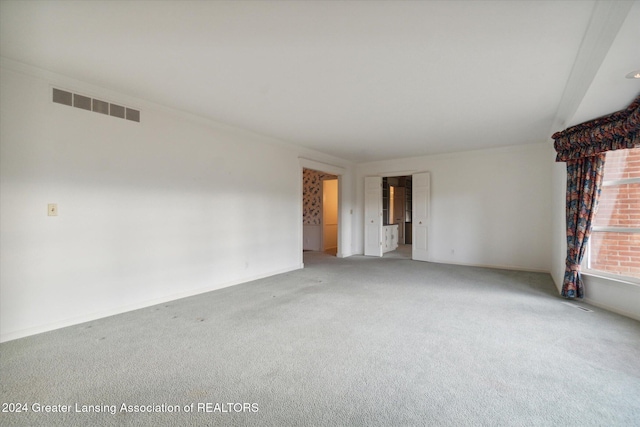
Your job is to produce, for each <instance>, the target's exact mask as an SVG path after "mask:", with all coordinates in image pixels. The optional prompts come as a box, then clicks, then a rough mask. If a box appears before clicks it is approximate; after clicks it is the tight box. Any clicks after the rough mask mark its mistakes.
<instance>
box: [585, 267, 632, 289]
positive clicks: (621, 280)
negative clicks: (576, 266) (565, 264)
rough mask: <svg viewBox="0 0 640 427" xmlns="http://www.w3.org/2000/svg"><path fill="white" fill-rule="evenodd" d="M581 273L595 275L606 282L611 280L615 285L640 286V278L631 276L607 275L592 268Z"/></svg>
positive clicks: (588, 275)
mask: <svg viewBox="0 0 640 427" xmlns="http://www.w3.org/2000/svg"><path fill="white" fill-rule="evenodd" d="M582 275H583V276H587V277H595V278H598V279H600V280H605V281H608V282H613V283H615V284H617V285H623V286H627V285H630V286H636V287H639V288H640V279H636V278H633V277H626V276H615V275H609V274H606V273H602V272H600V271H593V270H586V271H582Z"/></svg>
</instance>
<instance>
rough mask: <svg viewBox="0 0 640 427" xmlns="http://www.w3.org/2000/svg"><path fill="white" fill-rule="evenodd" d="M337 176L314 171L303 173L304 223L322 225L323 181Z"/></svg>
mask: <svg viewBox="0 0 640 427" xmlns="http://www.w3.org/2000/svg"><path fill="white" fill-rule="evenodd" d="M336 178H337V176H335V175H330V174H328V173H324V172H318V171H314V170H312V169H303V171H302V223H303V224H304V225H320V224H322V181H323V180H325V179H336Z"/></svg>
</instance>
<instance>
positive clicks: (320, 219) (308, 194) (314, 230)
mask: <svg viewBox="0 0 640 427" xmlns="http://www.w3.org/2000/svg"><path fill="white" fill-rule="evenodd" d="M338 192H339V185H338V176H336V175H333V174H330V173H326V172H322V171H317V170H314V169H307V168H303V170H302V249H303V251H305V252H306V251H315V252H325V253H327V254H330V255H333V256H336V254H337V252H338V240H339V239H338V217H339V215H338V200H339V193H338Z"/></svg>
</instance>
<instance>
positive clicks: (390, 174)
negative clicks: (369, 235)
mask: <svg viewBox="0 0 640 427" xmlns="http://www.w3.org/2000/svg"><path fill="white" fill-rule="evenodd" d="M420 173H426V174H429V179H428V181H429V190H428V194H427V221H428V223H427V228H428V234H427V254H428V255H427V257H426V259H420V260H417V261H431V252H430V251H429V250H428V248H430V247H431V245H430V244H429V241H430V240H431V212H430V211H431V172H429V171H425V170H407V171H399V172H382V173H378V174H371V175H366V176H364V177H363V181H365V182H363V184H364V185H363V188H364V192H365V193H366V191H367V190H366V178H367V177H379V178H380V181H381V182H382V179H383V178H396V177H400V176H411V177H412V178H413V177H414V175H416V174H420ZM363 196H364V193H363ZM378 197H379V204H380V206H381V207H382V188H381V189H380V192H379V196H378ZM363 199H364V197H363ZM414 202H415V197H414V191H413V189H412V191H411V206H412V214H411V247H412V250H411V259H412V260H416V259H415V258H414V251H413V245H415V243H416V240H415V232H416V229H415V227H414V226H413V221H414V216H415V206H416V204H415V203H414ZM381 209H382V208H381ZM365 210H366V204H365V203H364V201H363V211H365ZM363 214H364V217H363V221H364V222H363V233H364V234H363V236H362V241H363V249H364V248H366V242H365V240H364V239H365V235H366V212H363ZM380 215H382V211H381V212H380ZM381 220H382V218H381ZM380 224H381V225H380V235H382V234H381V233H382V221H381V223H380ZM364 252H365V253H366V250H365V251H364ZM373 256H376V255H373ZM379 256H382V253H381V254H380V255H379Z"/></svg>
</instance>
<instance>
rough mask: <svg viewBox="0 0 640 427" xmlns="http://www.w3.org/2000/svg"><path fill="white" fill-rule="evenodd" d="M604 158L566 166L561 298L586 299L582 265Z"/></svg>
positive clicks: (596, 203)
mask: <svg viewBox="0 0 640 427" xmlns="http://www.w3.org/2000/svg"><path fill="white" fill-rule="evenodd" d="M604 160H605V154H598V155H596V156H592V157H585V158H584V159H577V160H570V161H568V162H567V260H566V268H565V271H564V280H563V282H562V292H561V295H562V296H563V297H565V298H583V297H584V285H583V284H582V277H581V276H580V264H581V263H582V259H583V258H584V253H585V251H586V249H587V243H588V242H589V236H590V235H591V224H592V223H593V219H594V217H595V215H596V212H597V210H598V200H599V199H600V190H601V187H602V177H603V173H604Z"/></svg>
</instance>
